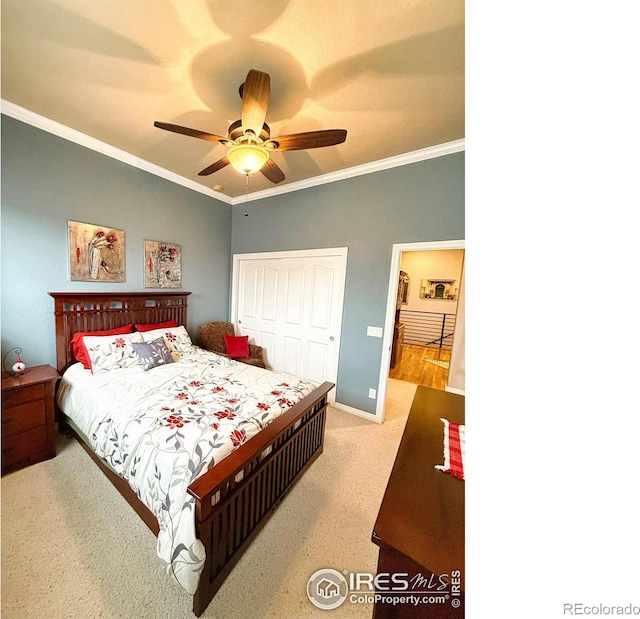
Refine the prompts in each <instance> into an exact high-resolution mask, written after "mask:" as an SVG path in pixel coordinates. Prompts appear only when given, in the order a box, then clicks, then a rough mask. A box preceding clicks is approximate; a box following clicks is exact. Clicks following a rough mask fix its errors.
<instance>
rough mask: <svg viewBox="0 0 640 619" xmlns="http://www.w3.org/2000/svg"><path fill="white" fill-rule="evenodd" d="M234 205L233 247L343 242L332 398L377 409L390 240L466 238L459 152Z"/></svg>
mask: <svg viewBox="0 0 640 619" xmlns="http://www.w3.org/2000/svg"><path fill="white" fill-rule="evenodd" d="M246 210H247V212H248V213H249V216H248V217H245V216H244V212H245V205H244V204H242V205H237V206H235V207H233V223H232V242H231V250H232V252H233V253H234V254H243V253H250V252H266V251H283V250H295V249H316V248H320V247H348V248H349V251H348V257H347V279H346V289H345V300H344V312H343V318H342V336H341V344H340V365H339V367H338V384H337V392H336V400H337V402H339V403H341V404H346V405H347V406H351V407H353V408H356V409H359V410H362V411H366V412H370V413H374V412H375V406H376V403H375V401H374V400H372V399H370V398H369V388H370V387H373V388H377V387H378V382H379V378H380V364H381V360H382V339H380V338H373V337H369V336H367V326H368V325H371V326H384V321H385V312H386V305H387V296H388V289H389V275H390V267H391V254H392V246H393V245H394V244H397V243H413V242H423V241H443V240H453V239H464V153H456V154H452V155H447V156H444V157H439V158H436V159H429V160H426V161H421V162H419V163H414V164H411V165H407V166H402V167H398V168H393V169H390V170H385V171H382V172H376V173H373V174H366V175H363V176H358V177H355V178H350V179H347V180H343V181H339V182H336V183H331V184H327V185H321V186H318V187H314V188H312V189H306V190H303V191H297V192H293V193H288V194H284V195H280V196H276V197H273V198H269V199H265V200H260V201H256V202H249V203H248V204H247V207H246Z"/></svg>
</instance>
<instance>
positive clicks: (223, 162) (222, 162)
mask: <svg viewBox="0 0 640 619" xmlns="http://www.w3.org/2000/svg"><path fill="white" fill-rule="evenodd" d="M229 163H230V161H229V160H228V159H227V158H226V157H223V158H222V159H218V161H216V162H215V163H212V164H211V165H210V166H207V167H206V168H205V169H204V170H202V171H200V172H198V176H208V175H209V174H213V173H214V172H217V171H218V170H222V168H224V167H225V166H228V165H229Z"/></svg>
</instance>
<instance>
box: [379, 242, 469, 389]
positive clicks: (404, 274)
mask: <svg viewBox="0 0 640 619" xmlns="http://www.w3.org/2000/svg"><path fill="white" fill-rule="evenodd" d="M463 261H464V249H442V250H434V249H432V250H425V251H403V252H402V256H401V260H400V286H399V290H401V291H402V294H399V295H398V301H397V305H396V318H395V325H394V338H393V344H392V348H391V366H390V372H389V377H390V378H393V379H397V380H403V381H405V382H410V383H414V384H416V385H422V386H424V387H432V388H434V389H439V390H441V391H444V390H445V387H446V385H447V378H448V373H449V367H450V362H451V350H452V348H453V333H454V330H455V324H456V318H457V306H458V297H459V292H460V284H461V281H462V269H463Z"/></svg>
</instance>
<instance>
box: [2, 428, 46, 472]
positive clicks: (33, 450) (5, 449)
mask: <svg viewBox="0 0 640 619" xmlns="http://www.w3.org/2000/svg"><path fill="white" fill-rule="evenodd" d="M47 457H48V453H47V428H46V427H45V426H42V427H41V428H36V429H35V430H29V432H24V433H23V434H19V435H17V436H10V437H8V438H3V439H2V472H3V473H4V472H6V471H8V470H9V469H14V468H15V469H17V468H21V467H23V466H26V465H28V464H33V463H35V462H40V461H41V460H44V459H45V458H47Z"/></svg>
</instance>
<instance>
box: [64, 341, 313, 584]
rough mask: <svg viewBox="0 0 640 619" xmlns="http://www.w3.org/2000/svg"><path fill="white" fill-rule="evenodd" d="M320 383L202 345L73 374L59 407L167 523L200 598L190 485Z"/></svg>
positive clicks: (180, 570)
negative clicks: (164, 360) (151, 360)
mask: <svg viewBox="0 0 640 619" xmlns="http://www.w3.org/2000/svg"><path fill="white" fill-rule="evenodd" d="M313 389H315V385H313V384H312V383H310V382H308V381H304V380H301V379H298V378H296V377H294V376H291V375H290V374H280V373H276V372H271V371H268V370H263V369H261V368H257V367H254V366H250V365H245V364H242V363H239V362H237V361H232V360H230V359H227V358H225V357H221V356H219V355H216V354H215V353H211V352H208V351H204V350H202V349H200V348H198V347H195V346H194V347H193V351H192V352H190V353H187V354H184V355H182V357H181V359H180V360H179V361H178V362H176V363H171V364H167V365H162V366H158V367H156V368H153V369H152V370H149V371H146V372H145V371H144V370H143V369H142V367H141V366H140V365H138V366H135V367H132V368H126V369H121V370H118V371H115V372H107V373H103V374H96V375H93V374H91V372H90V371H89V370H85V369H84V368H83V367H82V365H81V364H79V363H78V364H75V365H73V366H71V367H70V368H69V369H68V370H67V371H66V372H65V374H64V376H63V378H62V380H61V384H60V389H59V392H58V405H59V406H60V408H61V410H62V411H64V413H65V414H66V415H67V416H68V417H70V418H71V419H72V420H73V421H74V422H75V424H76V425H77V427H78V428H79V429H80V430H81V431H82V432H83V433H84V435H85V436H86V437H87V438H88V440H89V442H90V443H91V446H92V448H93V449H94V451H95V452H96V453H97V454H98V455H99V456H100V457H101V458H103V459H104V460H105V461H106V462H107V463H108V464H109V465H110V466H111V467H112V468H113V469H114V470H115V471H116V472H117V473H118V474H119V475H120V476H121V477H123V478H124V479H126V480H127V481H128V482H129V484H130V485H131V487H132V488H133V490H134V491H135V492H136V494H137V495H138V497H140V499H141V500H142V501H143V503H144V504H145V505H146V506H147V507H148V508H149V509H150V510H151V511H152V512H153V513H154V514H155V516H156V517H157V519H158V523H159V525H160V533H159V535H158V544H157V553H158V556H159V557H160V560H161V562H162V564H163V566H164V568H165V569H166V571H167V572H169V573H171V574H173V576H174V577H175V578H176V580H177V581H178V582H179V583H180V585H181V586H182V587H183V588H184V589H185V590H186V591H188V592H189V593H191V594H193V593H194V592H195V590H196V588H197V586H198V579H199V576H200V572H201V571H202V567H203V565H204V558H205V549H204V546H203V545H202V543H201V542H200V541H199V540H198V539H196V535H195V519H194V500H193V497H191V495H189V494H188V493H187V486H189V484H191V482H193V480H194V479H196V478H197V477H198V476H200V475H202V474H203V473H205V472H206V471H207V470H208V469H209V468H210V467H212V466H213V465H215V464H216V463H217V462H220V460H222V459H223V458H224V457H225V456H227V455H228V454H230V453H231V452H232V451H233V450H234V449H236V448H237V447H239V446H240V445H242V444H243V443H245V442H246V441H247V440H249V439H250V438H251V437H252V436H254V435H255V434H257V433H258V432H259V431H260V430H261V429H262V428H264V427H265V426H266V425H268V424H269V423H271V422H272V421H273V420H274V419H276V418H277V417H278V416H279V415H281V414H282V413H283V412H285V411H286V410H288V409H289V408H290V407H291V406H292V405H293V404H294V403H295V402H297V401H298V400H300V399H302V398H303V397H304V396H306V395H307V394H308V393H310V392H311V391H313Z"/></svg>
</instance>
